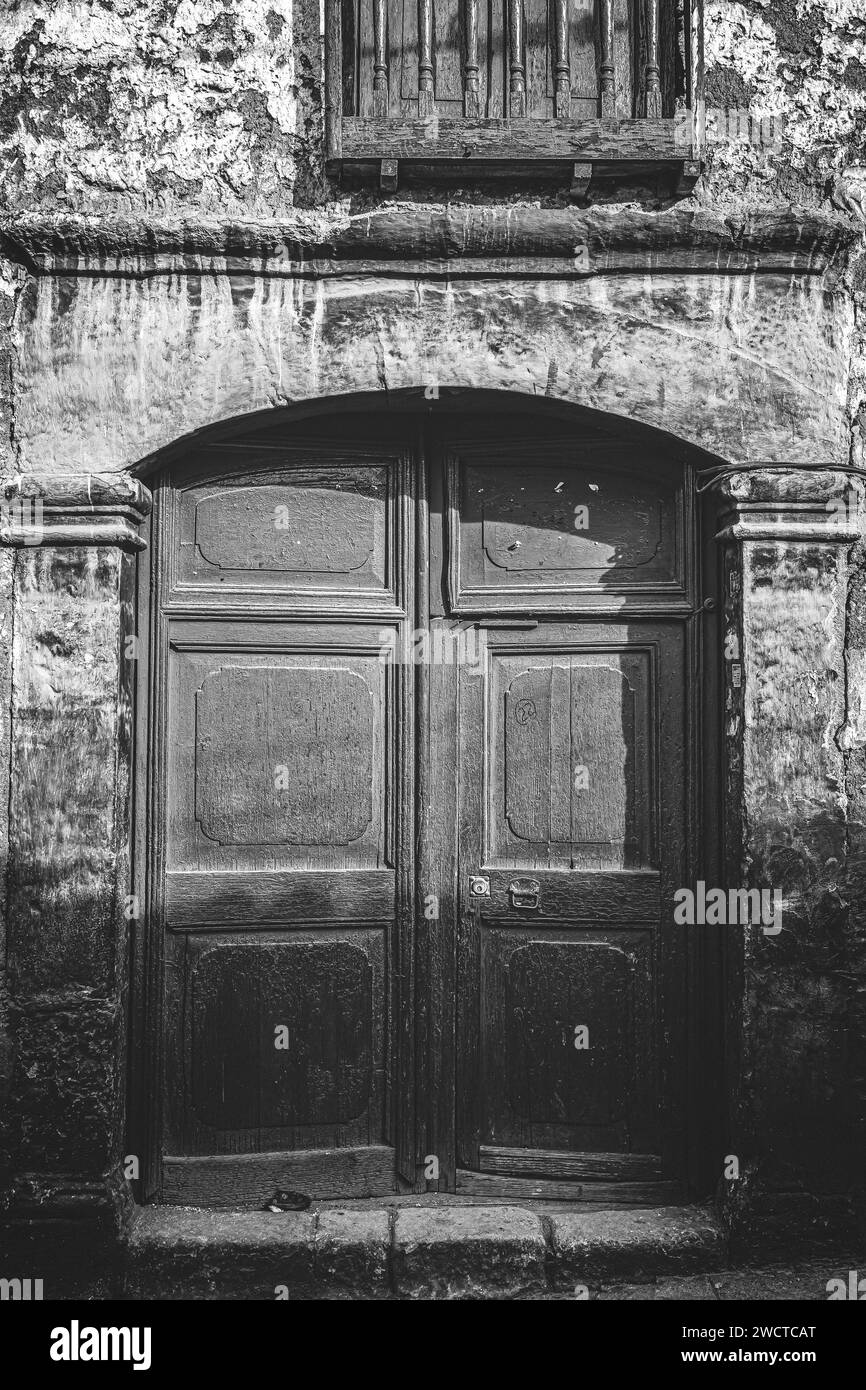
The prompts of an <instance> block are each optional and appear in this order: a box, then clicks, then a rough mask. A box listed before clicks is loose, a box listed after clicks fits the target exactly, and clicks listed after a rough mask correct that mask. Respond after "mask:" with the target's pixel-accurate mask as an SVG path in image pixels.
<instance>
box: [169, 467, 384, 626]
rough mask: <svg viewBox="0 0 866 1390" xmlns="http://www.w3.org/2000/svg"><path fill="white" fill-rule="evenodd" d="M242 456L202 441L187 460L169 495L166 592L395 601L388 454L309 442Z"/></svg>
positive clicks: (333, 603)
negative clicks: (171, 537) (172, 542)
mask: <svg viewBox="0 0 866 1390" xmlns="http://www.w3.org/2000/svg"><path fill="white" fill-rule="evenodd" d="M242 462H243V467H242V468H241V467H239V466H238V451H237V450H236V449H234V450H233V451H231V452H230V453H229V452H228V451H227V449H226V448H225V447H222V448H221V446H219V445H212V446H210V447H209V448H208V449H207V450H203V451H202V452H201V454H200V455H196V456H195V457H194V459H193V461H192V462H191V463H190V464H188V465H187V467H186V470H185V474H184V482H183V486H182V487H180V488H179V489H178V490H177V492H176V494H175V498H174V505H175V517H174V529H175V538H176V547H175V552H174V554H173V556H172V564H171V580H170V593H169V595H168V597H169V599H171V598H173V599H175V600H179V599H181V598H185V599H189V598H192V597H200V598H201V599H202V600H203V601H207V598H208V596H209V595H211V596H212V595H214V594H215V593H217V592H218V593H219V594H220V596H221V598H220V601H221V602H223V603H224V602H225V601H226V599H227V598H233V599H236V600H243V599H244V598H246V599H247V600H248V601H251V602H252V601H255V599H256V598H257V597H258V598H259V599H263V598H267V597H268V596H270V597H271V598H276V597H278V596H285V597H286V598H290V597H294V598H295V599H296V600H299V601H301V602H305V603H307V604H310V605H313V604H315V603H316V601H317V600H318V601H319V602H320V603H321V602H322V601H323V600H324V601H326V603H327V605H328V607H330V608H339V607H341V606H346V605H349V604H352V603H354V604H357V603H358V602H359V601H366V602H367V603H378V604H385V603H390V604H392V605H393V604H394V603H396V602H398V601H399V593H398V587H399V582H400V574H399V567H398V566H396V565H395V552H394V546H393V538H394V535H395V527H396V526H397V521H398V507H399V497H400V492H401V489H403V488H404V487H405V466H404V460H403V459H402V458H401V457H400V455H399V453H394V454H393V456H389V453H388V451H387V450H381V449H380V450H378V451H375V452H374V451H365V449H364V448H363V446H359V447H358V448H357V449H354V450H346V449H345V448H341V447H334V446H326V445H322V444H316V443H315V442H309V443H305V444H303V445H301V444H297V445H294V446H292V445H288V444H287V445H285V446H284V447H282V448H279V449H273V448H271V449H269V450H263V449H261V448H259V449H256V448H254V447H253V448H250V449H249V450H248V451H244V452H243V454H242ZM228 465H231V470H230V469H229V466H228Z"/></svg>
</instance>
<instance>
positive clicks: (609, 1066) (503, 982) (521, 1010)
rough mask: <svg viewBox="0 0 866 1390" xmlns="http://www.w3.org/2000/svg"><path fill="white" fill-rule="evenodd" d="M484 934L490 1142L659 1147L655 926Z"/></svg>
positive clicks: (486, 928)
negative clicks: (655, 1107)
mask: <svg viewBox="0 0 866 1390" xmlns="http://www.w3.org/2000/svg"><path fill="white" fill-rule="evenodd" d="M481 932H482V946H481V952H482V957H481V991H480V992H481V999H482V1001H483V1003H482V1020H481V1032H482V1038H483V1048H482V1065H483V1073H482V1078H481V1086H480V1092H481V1095H482V1096H483V1097H484V1098H485V1102H486V1114H485V1116H484V1120H483V1123H482V1131H483V1134H484V1139H485V1143H486V1144H487V1145H496V1146H500V1147H501V1146H506V1147H515V1148H525V1149H536V1148H540V1149H547V1150H551V1149H555V1150H566V1151H576V1152H586V1151H591V1150H593V1149H597V1150H600V1151H602V1152H605V1151H607V1152H613V1151H620V1152H629V1151H631V1150H635V1151H637V1152H643V1153H652V1152H657V1145H658V1142H659V1133H658V1116H657V1113H654V1110H653V1106H652V1101H651V1098H652V1096H653V1093H654V1090H655V1084H654V1063H655V1040H654V1036H653V999H652V996H653V952H654V942H653V928H652V926H647V927H645V928H644V929H643V930H641V929H639V928H636V927H632V928H630V929H629V930H624V929H623V927H622V926H620V927H618V928H617V927H614V926H611V927H610V928H609V929H608V930H607V931H605V932H599V931H598V930H597V929H595V930H593V929H584V930H581V931H577V930H573V929H572V930H563V929H562V927H561V925H559V924H558V925H557V926H555V927H554V926H550V927H548V929H547V930H546V932H545V933H544V935H543V936H540V935H539V934H538V933H537V932H534V931H532V930H531V929H528V928H526V927H520V928H505V927H502V926H500V925H494V924H492V923H490V924H488V923H487V922H486V921H485V922H483V923H482V925H481ZM577 1029H586V1030H587V1032H586V1034H585V1035H581V1041H583V1040H584V1038H585V1039H586V1040H587V1041H588V1046H586V1047H582V1048H581V1049H580V1050H578V1049H577V1048H576V1047H575V1041H576V1039H577V1034H576V1030H577Z"/></svg>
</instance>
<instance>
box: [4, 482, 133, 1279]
mask: <svg viewBox="0 0 866 1390" xmlns="http://www.w3.org/2000/svg"><path fill="white" fill-rule="evenodd" d="M148 508H149V499H148V497H147V494H146V491H145V490H144V489H143V488H142V487H141V486H140V485H139V484H138V483H137V482H135V481H130V480H127V479H123V478H121V479H117V478H114V479H111V480H103V479H100V478H97V477H95V476H92V475H78V476H73V477H69V476H66V477H64V478H62V479H59V478H58V479H53V478H51V477H42V478H36V477H18V478H16V479H14V480H12V481H10V482H8V483H7V484H6V485H5V487H4V488H3V492H2V530H0V540H2V541H3V543H4V545H5V546H6V547H11V548H12V551H13V554H14V587H13V612H12V699H11V790H10V800H9V855H8V871H7V904H8V912H7V955H8V978H9V996H10V998H9V1003H10V1010H9V1017H10V1029H9V1032H10V1043H11V1067H10V1069H9V1086H8V1097H7V1105H6V1111H5V1113H6V1120H5V1128H6V1134H5V1143H4V1149H5V1152H6V1162H7V1173H6V1174H5V1181H4V1187H5V1192H6V1204H7V1216H8V1217H9V1218H10V1220H11V1235H10V1245H11V1248H12V1249H13V1250H16V1251H19V1252H20V1256H19V1261H18V1263H21V1264H22V1268H20V1269H19V1268H15V1269H9V1270H8V1271H7V1270H6V1269H4V1270H3V1271H2V1273H3V1274H7V1273H8V1274H9V1275H10V1276H16V1275H17V1276H19V1277H32V1278H43V1279H44V1280H45V1297H46V1298H49V1297H52V1296H57V1295H56V1294H52V1292H51V1291H50V1289H49V1282H50V1279H51V1277H53V1275H52V1271H54V1273H55V1274H56V1276H57V1277H58V1278H60V1279H62V1260H61V1261H60V1264H58V1251H62V1249H63V1248H64V1245H65V1244H68V1245H69V1248H70V1252H71V1254H72V1256H73V1258H74V1259H75V1260H81V1259H82V1258H83V1257H82V1241H83V1242H84V1246H85V1247H86V1245H87V1242H88V1241H89V1240H92V1239H94V1238H96V1239H97V1241H98V1240H99V1239H101V1238H102V1236H104V1235H105V1234H108V1233H109V1232H110V1231H111V1230H112V1229H113V1227H114V1226H115V1224H116V1221H117V1217H118V1213H119V1210H120V1207H121V1205H122V1201H123V1195H124V1184H123V1182H122V1164H121V1161H120V1160H121V1158H122V1153H123V1132H124V1099H125V1082H124V1073H125V1046H126V1043H125V1039H126V1028H125V1005H126V991H127V957H128V943H127V929H128V923H127V918H126V913H125V898H126V895H127V894H128V893H129V892H130V888H129V839H130V835H129V830H130V789H131V774H132V695H133V689H134V681H133V675H134V660H133V659H132V658H133V657H134V648H131V647H130V645H129V643H128V638H129V637H130V636H131V635H132V634H133V633H134V624H135V551H136V550H137V549H138V548H140V547H141V545H142V544H143V541H142V539H141V538H140V536H139V532H138V527H139V525H140V523H141V522H142V520H143V519H144V516H145V514H146V512H147V510H148ZM7 553H8V551H7ZM82 1218H92V1220H87V1221H85V1222H84V1224H82ZM46 1238H47V1244H44V1243H42V1242H44V1241H45V1240H46ZM40 1251H50V1252H51V1264H50V1268H46V1267H43V1265H42V1264H39V1267H36V1264H37V1263H38V1262H39V1260H40V1258H41V1256H40V1254H39V1252H40ZM84 1258H85V1259H86V1257H84ZM28 1260H29V1261H31V1262H35V1263H34V1267H33V1268H30V1267H27V1268H24V1267H23V1263H24V1262H26V1261H28ZM4 1263H5V1261H4ZM58 1271H61V1272H58Z"/></svg>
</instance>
